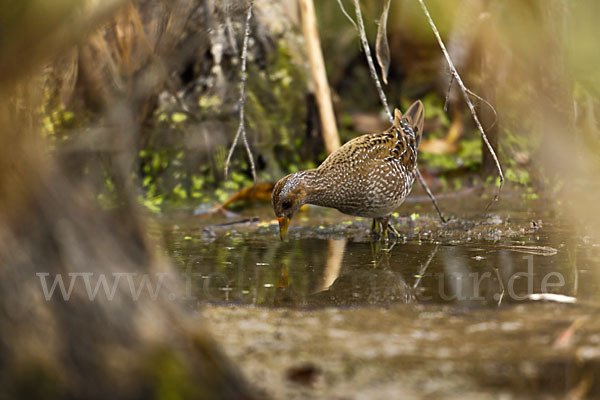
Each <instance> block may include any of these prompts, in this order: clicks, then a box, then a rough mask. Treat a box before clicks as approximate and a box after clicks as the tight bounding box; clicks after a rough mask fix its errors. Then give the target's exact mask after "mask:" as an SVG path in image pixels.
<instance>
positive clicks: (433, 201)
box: [415, 168, 448, 224]
mask: <svg viewBox="0 0 600 400" xmlns="http://www.w3.org/2000/svg"><path fill="white" fill-rule="evenodd" d="M415 171H416V173H417V179H418V180H419V183H420V184H421V187H422V188H423V189H424V190H425V193H427V196H429V199H431V202H432V203H433V207H434V208H435V211H437V213H438V215H439V216H440V219H441V220H442V223H444V224H445V223H446V222H448V221H447V220H446V218H444V214H442V210H440V206H439V205H438V202H437V199H436V198H435V196H434V195H433V193H431V189H429V186H428V185H427V182H425V179H423V175H421V171H419V168H417V169H416V170H415Z"/></svg>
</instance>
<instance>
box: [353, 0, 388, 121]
mask: <svg viewBox="0 0 600 400" xmlns="http://www.w3.org/2000/svg"><path fill="white" fill-rule="evenodd" d="M354 8H355V11H356V20H357V22H358V32H359V33H360V41H361V43H362V47H363V50H364V51H365V57H366V58H367V64H369V72H370V73H371V78H373V81H374V82H375V86H376V87H377V93H379V99H380V100H381V103H382V104H383V108H384V109H385V112H386V113H387V116H388V119H389V120H390V122H391V123H394V117H393V116H392V113H391V112H390V107H389V106H388V102H387V98H386V97H385V93H384V91H383V87H382V86H381V82H380V81H379V77H378V76H377V70H376V69H375V63H374V62H373V56H371V48H370V47H369V41H368V40H367V33H366V31H365V23H364V22H363V17H362V13H361V11H360V3H359V1H358V0H354Z"/></svg>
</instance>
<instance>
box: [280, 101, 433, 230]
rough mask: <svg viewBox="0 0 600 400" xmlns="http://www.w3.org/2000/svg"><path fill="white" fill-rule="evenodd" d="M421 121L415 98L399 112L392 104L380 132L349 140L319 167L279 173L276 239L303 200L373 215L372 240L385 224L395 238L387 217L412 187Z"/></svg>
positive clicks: (421, 130) (344, 211) (421, 110)
mask: <svg viewBox="0 0 600 400" xmlns="http://www.w3.org/2000/svg"><path fill="white" fill-rule="evenodd" d="M424 120H425V117H424V107H423V103H422V102H421V101H420V100H417V101H415V102H414V103H413V104H412V105H411V106H410V107H409V108H408V109H407V110H406V112H405V113H404V114H402V112H401V111H400V110H398V109H395V110H394V122H393V124H392V126H391V127H390V128H389V129H387V130H386V131H384V132H381V133H373V134H366V135H362V136H359V137H357V138H355V139H352V140H350V141H349V142H347V143H346V144H344V145H343V146H342V147H340V148H339V149H337V150H336V151H335V152H333V153H331V154H330V155H329V157H327V158H326V159H325V161H323V163H321V165H319V167H317V168H314V169H308V170H304V171H298V172H295V173H293V174H290V175H287V176H285V177H283V178H281V179H280V180H279V181H278V182H277V183H276V184H275V187H274V188H273V193H272V195H271V202H272V205H273V210H274V212H275V215H276V216H277V220H278V222H279V235H280V237H281V240H285V237H286V235H287V231H288V226H289V223H290V220H291V219H292V217H293V216H294V214H295V213H296V212H297V211H298V209H300V207H302V206H303V205H304V204H313V205H317V206H322V207H330V208H335V209H337V210H339V211H341V212H342V213H344V214H348V215H353V216H358V217H366V218H373V224H372V226H371V235H372V237H373V238H374V239H375V238H380V239H385V240H387V239H388V229H389V230H391V231H392V233H393V234H394V235H395V236H396V237H399V234H398V231H397V230H396V229H395V228H394V227H393V226H392V225H390V224H389V219H390V216H391V214H392V213H393V212H394V211H395V210H396V209H397V208H398V207H399V206H400V205H401V204H402V203H403V202H404V199H405V198H406V196H407V195H408V194H409V193H410V190H411V188H412V184H413V182H414V179H415V173H416V168H417V150H418V147H419V143H420V141H421V136H422V133H423V123H424Z"/></svg>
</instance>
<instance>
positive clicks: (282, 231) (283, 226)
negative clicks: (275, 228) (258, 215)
mask: <svg viewBox="0 0 600 400" xmlns="http://www.w3.org/2000/svg"><path fill="white" fill-rule="evenodd" d="M277 221H279V237H281V240H285V235H287V230H288V226H289V225H290V219H289V218H288V217H279V218H277Z"/></svg>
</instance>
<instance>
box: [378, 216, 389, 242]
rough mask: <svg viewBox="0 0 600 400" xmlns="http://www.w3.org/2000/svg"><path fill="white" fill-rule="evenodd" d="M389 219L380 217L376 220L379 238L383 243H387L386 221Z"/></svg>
mask: <svg viewBox="0 0 600 400" xmlns="http://www.w3.org/2000/svg"><path fill="white" fill-rule="evenodd" d="M389 220H390V217H382V218H378V221H379V223H380V224H381V238H382V239H383V241H384V242H387V241H388V221H389Z"/></svg>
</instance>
